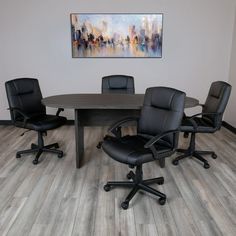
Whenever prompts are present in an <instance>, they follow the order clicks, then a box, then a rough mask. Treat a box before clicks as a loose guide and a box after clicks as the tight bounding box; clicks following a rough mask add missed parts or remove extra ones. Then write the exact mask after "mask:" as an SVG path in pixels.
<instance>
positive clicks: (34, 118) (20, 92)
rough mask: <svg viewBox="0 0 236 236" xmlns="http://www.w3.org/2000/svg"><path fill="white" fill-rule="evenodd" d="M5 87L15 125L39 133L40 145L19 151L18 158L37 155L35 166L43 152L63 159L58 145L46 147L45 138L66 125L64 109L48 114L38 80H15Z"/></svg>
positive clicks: (32, 145) (33, 145)
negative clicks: (25, 155) (62, 113)
mask: <svg viewBox="0 0 236 236" xmlns="http://www.w3.org/2000/svg"><path fill="white" fill-rule="evenodd" d="M5 86H6V93H7V98H8V103H9V110H10V114H11V120H12V122H13V124H14V125H15V126H16V127H20V128H24V129H28V130H35V131H37V132H38V144H33V143H32V144H31V149H28V150H24V151H18V152H17V153H16V158H20V157H21V155H22V154H26V153H37V154H36V157H35V159H34V160H33V164H35V165H36V164H38V160H39V157H40V155H41V154H42V152H50V153H55V154H57V155H58V157H59V158H61V157H62V156H63V152H62V151H60V150H56V148H59V145H58V143H53V144H50V145H46V146H45V145H44V141H43V136H44V135H46V134H47V131H48V130H51V129H55V128H58V127H60V126H62V125H64V124H65V123H66V118H65V117H62V116H59V113H60V112H61V111H62V110H63V109H61V108H60V109H58V111H57V114H56V115H47V114H46V108H45V106H44V105H43V104H42V103H41V100H42V94H41V90H40V87H39V83H38V80H37V79H31V78H20V79H14V80H11V81H8V82H6V83H5ZM23 134H24V133H23ZM23 134H22V135H23ZM53 148H55V149H53Z"/></svg>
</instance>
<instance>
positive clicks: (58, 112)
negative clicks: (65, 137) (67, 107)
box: [56, 108, 64, 116]
mask: <svg viewBox="0 0 236 236" xmlns="http://www.w3.org/2000/svg"><path fill="white" fill-rule="evenodd" d="M62 111H64V109H63V108H58V110H57V113H56V116H59V114H60V113H61V112H62Z"/></svg>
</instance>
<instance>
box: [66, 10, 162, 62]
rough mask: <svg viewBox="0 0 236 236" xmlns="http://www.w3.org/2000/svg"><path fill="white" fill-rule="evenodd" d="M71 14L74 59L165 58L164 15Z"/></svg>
mask: <svg viewBox="0 0 236 236" xmlns="http://www.w3.org/2000/svg"><path fill="white" fill-rule="evenodd" d="M70 17H71V45H72V57H73V58H101V57H106V58H107V57H110V58H161V57H162V41H163V40H162V39H163V29H162V27H163V14H160V13H159V14H153V13H151V14H118V13H116V14H91V13H90V14H85V13H73V14H71V15H70Z"/></svg>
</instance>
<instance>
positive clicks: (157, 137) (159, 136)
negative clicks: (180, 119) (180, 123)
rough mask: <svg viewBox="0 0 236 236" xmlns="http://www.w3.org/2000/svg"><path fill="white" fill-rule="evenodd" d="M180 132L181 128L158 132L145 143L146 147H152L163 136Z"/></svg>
mask: <svg viewBox="0 0 236 236" xmlns="http://www.w3.org/2000/svg"><path fill="white" fill-rule="evenodd" d="M178 132H180V130H179V129H175V130H169V131H166V132H164V133H161V134H158V135H156V136H154V137H153V138H151V139H150V140H149V141H148V142H147V143H145V145H144V148H150V147H151V146H153V145H154V144H155V143H156V142H157V141H158V140H160V139H161V138H163V137H165V136H167V135H169V134H174V133H178Z"/></svg>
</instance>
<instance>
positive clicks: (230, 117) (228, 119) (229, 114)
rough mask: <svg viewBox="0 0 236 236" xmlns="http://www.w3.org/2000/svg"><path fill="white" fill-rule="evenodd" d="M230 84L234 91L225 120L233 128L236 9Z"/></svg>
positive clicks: (235, 111) (235, 95) (235, 114)
mask: <svg viewBox="0 0 236 236" xmlns="http://www.w3.org/2000/svg"><path fill="white" fill-rule="evenodd" d="M229 83H230V84H231V85H232V91H231V96H230V100H229V104H228V106H227V109H226V112H225V117H224V119H225V121H226V122H228V123H229V124H231V125H232V126H233V127H236V9H235V22H234V35H233V43H232V52H231V61H230V73H229Z"/></svg>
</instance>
